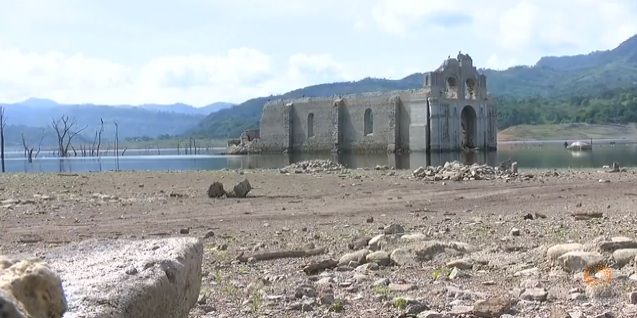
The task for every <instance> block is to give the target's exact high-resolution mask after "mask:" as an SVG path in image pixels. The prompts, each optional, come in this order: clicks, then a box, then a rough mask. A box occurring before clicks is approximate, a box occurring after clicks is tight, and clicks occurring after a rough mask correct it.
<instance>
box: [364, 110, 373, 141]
mask: <svg viewBox="0 0 637 318" xmlns="http://www.w3.org/2000/svg"><path fill="white" fill-rule="evenodd" d="M373 133H374V115H373V114H372V110H371V109H369V108H368V109H366V110H365V128H364V134H365V136H367V135H371V134H373Z"/></svg>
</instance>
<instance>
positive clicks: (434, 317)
mask: <svg viewBox="0 0 637 318" xmlns="http://www.w3.org/2000/svg"><path fill="white" fill-rule="evenodd" d="M444 317H445V315H444V314H441V313H439V312H437V311H432V310H426V311H423V312H421V313H419V314H418V316H416V318H444Z"/></svg>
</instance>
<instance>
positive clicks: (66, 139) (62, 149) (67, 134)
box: [51, 115, 86, 157]
mask: <svg viewBox="0 0 637 318" xmlns="http://www.w3.org/2000/svg"><path fill="white" fill-rule="evenodd" d="M75 125H76V124H75V121H74V120H72V119H71V118H69V117H68V116H66V115H62V116H61V117H60V119H57V120H55V119H53V120H52V121H51V127H52V128H53V129H54V130H55V133H56V135H57V139H58V153H59V156H60V157H68V155H69V147H70V146H71V141H73V138H74V137H75V136H77V135H78V134H79V133H81V132H82V131H83V130H84V129H86V126H85V127H83V128H80V129H78V130H74V127H75ZM73 151H74V152H75V149H73ZM75 155H76V156H77V152H75Z"/></svg>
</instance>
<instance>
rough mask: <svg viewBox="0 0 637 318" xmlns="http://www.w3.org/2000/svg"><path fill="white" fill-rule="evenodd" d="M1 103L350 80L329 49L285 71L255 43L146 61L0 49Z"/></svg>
mask: <svg viewBox="0 0 637 318" xmlns="http://www.w3.org/2000/svg"><path fill="white" fill-rule="evenodd" d="M0 69H2V72H0V101H3V102H16V101H21V100H24V99H27V98H29V97H45V98H51V99H54V100H56V101H58V102H63V103H84V102H93V103H104V104H131V103H132V104H142V103H174V102H185V103H190V104H194V105H198V106H202V105H206V104H208V103H212V102H215V101H221V100H223V101H232V102H242V101H244V100H247V99H249V98H253V97H258V96H263V95H270V94H277V93H283V92H286V91H288V90H292V89H296V88H299V87H303V86H307V85H311V84H318V83H324V82H329V81H334V80H342V79H346V75H345V74H346V72H345V70H344V69H345V68H344V66H343V64H341V63H338V62H337V61H336V60H335V59H334V58H333V57H332V56H331V55H329V54H301V53H299V54H294V55H292V56H291V57H289V58H288V59H287V61H286V63H285V64H283V66H282V67H279V68H278V69H277V68H275V63H274V62H273V61H272V58H271V56H269V55H268V54H265V53H263V52H260V51H259V50H256V49H252V48H237V49H231V50H229V51H228V52H227V53H226V54H223V55H218V56H216V55H200V54H199V55H187V56H163V57H157V58H153V59H152V60H150V61H148V62H146V63H144V64H143V65H141V66H140V67H135V66H132V65H124V64H118V63H115V62H112V61H109V60H106V59H100V58H94V57H86V56H83V55H81V54H75V55H65V54H63V53H59V52H47V53H31V52H22V51H20V50H16V49H5V50H0Z"/></svg>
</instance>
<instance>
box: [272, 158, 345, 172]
mask: <svg viewBox="0 0 637 318" xmlns="http://www.w3.org/2000/svg"><path fill="white" fill-rule="evenodd" d="M343 169H345V167H343V166H342V165H341V164H339V163H336V162H333V161H330V160H306V161H301V162H296V163H293V164H291V165H289V166H286V167H283V168H281V169H280V170H279V171H280V172H281V173H317V172H332V171H337V172H341V171H342V170H343Z"/></svg>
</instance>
